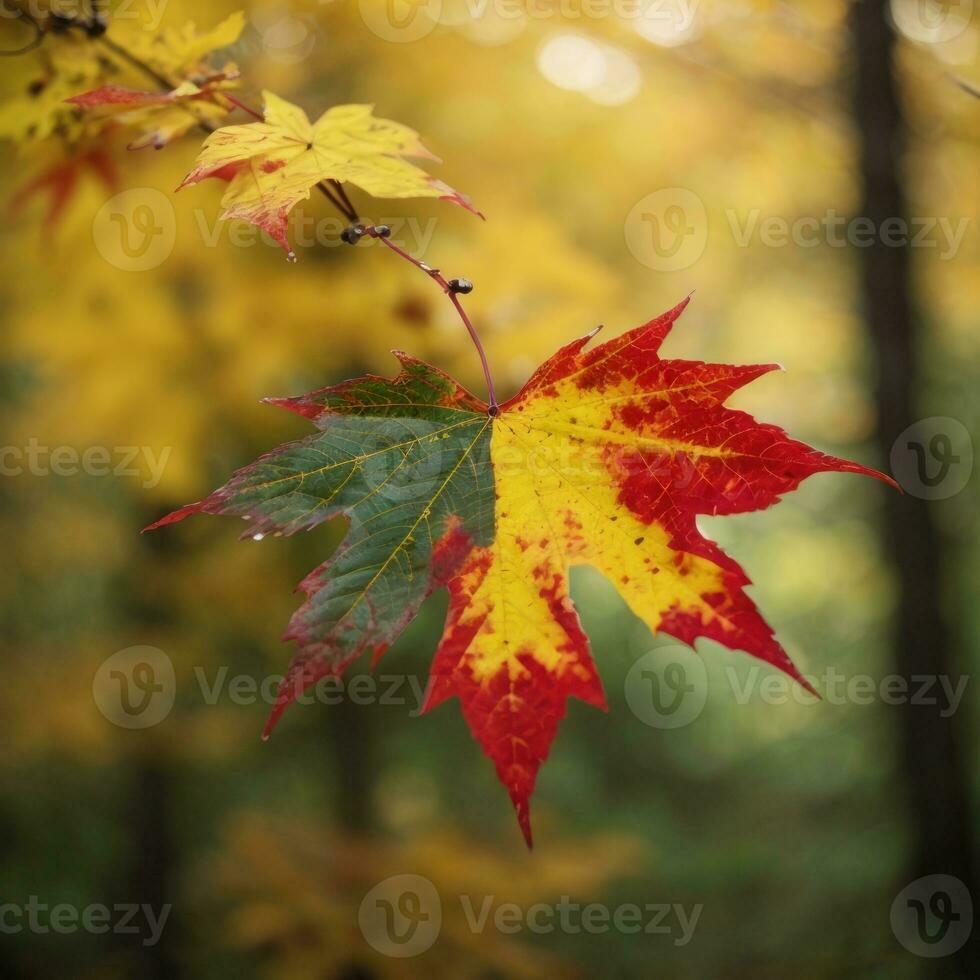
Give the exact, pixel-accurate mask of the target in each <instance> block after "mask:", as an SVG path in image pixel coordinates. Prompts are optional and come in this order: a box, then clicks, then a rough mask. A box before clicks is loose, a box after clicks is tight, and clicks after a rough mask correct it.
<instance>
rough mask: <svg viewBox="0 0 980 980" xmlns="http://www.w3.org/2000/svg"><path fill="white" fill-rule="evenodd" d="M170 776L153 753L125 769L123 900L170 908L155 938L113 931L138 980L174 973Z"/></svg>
mask: <svg viewBox="0 0 980 980" xmlns="http://www.w3.org/2000/svg"><path fill="white" fill-rule="evenodd" d="M174 795H175V787H174V778H173V773H172V770H171V767H170V766H169V764H168V763H167V762H166V761H165V760H162V759H160V758H159V757H158V756H155V755H154V756H152V757H147V758H140V757H137V758H136V759H135V760H134V764H133V767H132V774H131V788H130V798H129V808H130V812H129V824H130V827H131V836H130V840H129V844H130V846H131V847H133V848H134V851H135V853H133V854H132V856H131V860H130V862H129V871H128V879H129V880H128V888H127V889H126V893H125V894H126V896H127V897H126V898H125V899H120V900H121V901H125V902H136V903H139V904H141V905H142V904H146V905H149V906H150V907H151V908H152V909H153V910H154V913H155V914H156V915H157V916H160V915H162V914H163V909H164V908H165V907H166V906H167V905H169V906H171V908H170V913H169V915H168V917H167V920H166V922H165V924H164V927H163V930H162V932H161V935H160V940H159V942H157V943H156V944H155V945H152V946H143V945H142V940H143V938H145V937H143V936H139V937H134V936H119V937H117V938H118V940H119V945H120V953H121V954H122V958H123V959H124V960H125V961H127V962H129V963H131V964H134V965H135V964H138V966H139V976H140V977H141V978H142V980H173V978H174V977H177V976H179V975H180V972H179V970H178V965H177V961H176V956H175V950H176V947H177V945H178V943H177V927H178V925H179V908H180V901H179V896H178V895H176V894H175V891H176V888H177V880H176V875H175V874H174V869H175V867H176V865H177V847H176V843H175V841H174V840H173V837H172V831H171V828H172V827H173V823H174V820H173V812H172V811H173V798H174Z"/></svg>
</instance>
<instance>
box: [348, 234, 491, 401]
mask: <svg viewBox="0 0 980 980" xmlns="http://www.w3.org/2000/svg"><path fill="white" fill-rule="evenodd" d="M364 234H365V235H370V236H371V238H375V239H377V240H378V241H379V242H381V244H382V245H384V246H385V247H386V248H388V249H390V250H391V251H392V252H394V253H395V254H396V255H399V256H401V258H403V259H404V260H405V261H406V262H411V264H412V265H414V266H415V268H416V269H421V270H422V271H423V272H424V273H425V274H426V275H427V276H428V277H429V278H430V279H432V280H434V281H435V282H437V283H438V284H439V286H440V287H441V288H442V291H443V292H444V293H445V294H446V295H447V296H448V297H449V302H450V303H452V304H453V306H454V307H455V308H456V312H457V313H458V314H459V318H460V320H462V321H463V326H464V327H466V330H467V332H468V333H469V335H470V340H472V341H473V346H474V347H475V348H476V352H477V354H479V355H480V364H481V365H482V367H483V377H484V379H485V380H486V383H487V398H488V403H489V408H490V415H491V417H494V418H495V417H496V416H497V415H499V414H500V405H499V404H498V402H497V392H496V390H495V389H494V385H493V374H492V373H491V371H490V362H489V361H488V360H487V353H486V351H485V350H484V348H483V343H482V341H481V340H480V335H479V334H478V333H477V332H476V327H474V326H473V324H472V322H471V321H470V318H469V317H468V316H467V315H466V311H465V310H464V309H463V305H462V303H460V301H459V296H458V295H457V293H456V290H455V289H453V287H452V286H451V285H450V284H449V282H448V281H447V280H446V278H445V276H443V275H442V273H441V272H440V271H439V270H438V269H433V268H432V266H430V265H427V264H426V263H425V262H422V261H420V260H419V259H417V258H415V256H414V255H410V254H409V253H408V252H406V251H405V250H404V249H403V248H400V247H399V246H398V245H396V244H395V243H394V242H393V241H391V240H390V239H389V238H388V236H387V235H384V234H382V233H381V232H380V231H378V229H377V228H375V227H374V226H373V225H369V226H367V227H365V229H364Z"/></svg>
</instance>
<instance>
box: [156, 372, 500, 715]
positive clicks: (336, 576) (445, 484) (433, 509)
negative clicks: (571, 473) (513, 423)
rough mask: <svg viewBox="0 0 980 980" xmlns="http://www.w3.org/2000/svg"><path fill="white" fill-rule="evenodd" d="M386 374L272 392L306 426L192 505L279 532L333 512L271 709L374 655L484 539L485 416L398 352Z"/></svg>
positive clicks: (489, 476)
mask: <svg viewBox="0 0 980 980" xmlns="http://www.w3.org/2000/svg"><path fill="white" fill-rule="evenodd" d="M402 362H403V370H402V373H401V374H400V375H399V376H398V377H397V378H395V379H394V380H387V379H384V378H373V377H369V378H361V379H359V380H358V381H356V382H349V383H347V384H344V385H338V386H336V387H335V388H330V389H324V390H323V391H320V392H316V393H314V394H313V395H310V396H304V397H303V398H300V399H281V400H276V402H277V403H278V404H282V405H285V406H286V407H289V408H291V409H293V410H294V411H297V412H299V413H300V414H302V415H305V416H307V417H311V418H314V420H315V422H316V425H317V428H318V429H319V431H318V432H317V433H315V434H313V435H310V436H308V437H307V438H305V439H301V440H299V441H297V442H292V443H287V444H286V445H283V446H280V447H279V448H278V449H275V450H273V451H272V452H270V453H267V454H265V455H264V456H262V457H260V458H259V459H258V460H257V461H256V462H255V463H253V464H252V465H251V466H248V467H245V468H244V469H242V470H239V471H238V473H236V474H235V476H234V477H233V478H232V479H231V480H230V481H229V482H228V483H227V484H226V485H225V486H224V487H222V488H221V489H220V490H216V491H215V492H214V493H212V494H211V495H210V496H209V497H207V498H206V499H204V500H202V501H200V502H198V503H196V504H191V505H189V506H188V507H184V508H182V509H181V510H178V511H175V512H174V513H173V514H171V515H169V516H168V517H165V518H163V519H162V520H161V521H158V522H157V524H155V525H153V526H154V527H157V526H160V525H162V524H169V523H173V522H174V521H178V520H181V519H182V518H184V517H187V516H189V515H190V514H194V513H208V514H229V515H234V516H238V517H242V518H244V519H245V520H247V521H248V522H249V529H248V531H247V532H246V534H245V535H244V536H252V537H259V538H260V537H264V536H265V535H267V534H273V535H280V534H293V533H295V532H296V531H299V530H310V529H311V528H314V527H316V526H317V525H319V524H322V523H323V522H324V521H327V520H329V519H330V518H332V517H335V516H337V515H340V514H343V515H344V516H346V517H347V519H348V521H349V524H350V526H349V530H348V533H347V535H346V537H345V538H344V540H343V542H342V543H341V545H340V547H339V548H338V549H337V551H336V553H335V554H334V555H333V556H332V558H331V559H330V560H329V561H327V562H325V563H324V564H323V565H321V566H320V567H319V568H317V569H315V570H314V571H313V572H312V573H311V574H310V575H309V576H307V578H306V579H305V580H304V582H303V583H302V584H301V588H302V589H303V591H304V592H305V593H306V596H307V598H306V601H305V602H304V604H303V605H302V606H301V607H300V608H299V609H298V610H297V612H296V613H295V615H294V616H293V618H292V620H291V622H290V624H289V627H288V629H287V632H286V638H287V639H293V640H296V641H297V642H298V643H299V645H300V652H299V653H298V655H297V656H296V658H295V659H294V660H293V663H292V664H291V666H290V671H289V677H288V678H287V681H286V684H285V685H284V687H283V690H282V691H281V692H280V703H278V704H277V708H276V710H275V711H274V712H273V717H272V718H271V719H270V723H271V722H274V720H275V718H276V717H277V716H278V714H279V713H280V712H281V710H282V709H283V708H284V707H285V706H286V704H288V703H289V701H291V700H293V699H294V698H295V697H296V695H297V694H299V693H301V692H302V691H303V690H305V689H306V687H308V686H309V685H310V684H312V683H314V682H315V681H316V680H317V679H319V678H320V677H322V676H323V675H324V674H326V673H332V672H336V671H340V670H342V669H343V668H344V667H345V666H346V665H347V664H348V663H350V662H351V660H353V659H354V658H356V657H357V656H358V655H359V654H361V653H362V652H363V651H364V650H366V649H373V650H374V652H375V656H378V655H380V653H381V652H383V650H384V649H385V648H386V647H387V646H388V645H389V644H390V643H391V642H392V641H393V640H394V639H395V638H396V637H397V636H398V634H399V633H400V632H401V631H402V630H403V629H404V628H405V626H406V625H407V624H408V622H409V621H410V620H411V619H412V618H413V617H414V616H415V614H416V612H417V611H418V608H419V606H420V605H421V604H422V602H423V601H424V599H425V598H426V597H427V596H428V595H429V594H430V593H431V592H432V591H433V589H434V588H437V587H438V586H439V585H442V584H444V583H445V581H446V580H447V579H448V578H449V577H450V576H451V575H452V574H453V573H454V572H455V571H456V569H457V568H458V566H459V564H460V563H461V562H462V560H463V558H464V557H465V556H466V554H467V553H468V552H469V550H470V549H471V548H472V547H473V546H475V545H487V544H489V543H490V542H491V541H492V538H493V520H494V480H493V473H492V470H491V466H490V433H491V420H490V418H489V416H488V415H487V413H486V412H485V411H484V410H482V403H480V402H478V401H477V400H476V399H473V398H472V396H470V395H468V394H467V393H466V392H465V391H464V390H463V389H462V388H460V387H459V386H458V385H456V383H455V382H454V381H452V380H451V379H449V378H447V376H446V375H444V374H442V373H441V372H439V371H435V370H434V369H432V368H429V367H428V366H427V365H424V364H422V363H421V362H418V361H411V360H409V359H407V358H402Z"/></svg>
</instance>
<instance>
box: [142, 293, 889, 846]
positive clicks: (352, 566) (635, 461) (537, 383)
mask: <svg viewBox="0 0 980 980" xmlns="http://www.w3.org/2000/svg"><path fill="white" fill-rule="evenodd" d="M686 304H687V300H685V301H684V302H682V303H681V304H679V305H678V306H677V307H675V308H674V309H673V310H670V311H669V312H668V313H665V314H664V315H662V316H660V317H658V318H656V319H655V320H652V321H650V322H649V323H647V324H646V325H645V326H642V327H639V328H637V329H635V330H633V331H631V332H629V333H626V334H624V335H622V336H621V337H617V338H615V339H613V340H610V341H608V342H607V343H605V344H602V345H599V346H597V347H594V348H592V349H587V346H588V344H589V341H590V340H591V339H592V337H593V336H594V334H595V332H593V333H592V334H589V335H588V336H586V337H583V338H582V339H580V340H577V341H575V342H573V343H571V344H568V345H567V346H566V347H563V348H562V349H561V350H559V351H558V352H557V353H556V354H555V355H554V356H553V357H552V358H551V359H550V360H548V361H547V362H546V363H545V364H544V365H542V366H541V367H540V368H539V369H538V370H537V371H536V372H535V374H534V375H533V376H532V377H531V379H530V380H529V381H528V382H527V384H526V385H525V386H524V388H523V389H522V390H521V391H520V392H519V393H518V394H517V395H516V396H515V397H514V398H512V399H511V400H510V401H508V402H506V403H505V404H504V405H502V406H501V408H500V410H499V414H497V415H496V416H491V415H490V413H489V410H488V408H487V406H486V405H485V404H484V403H483V402H481V401H479V400H478V399H476V398H474V397H473V396H472V395H471V394H469V393H468V392H466V391H465V390H464V389H463V388H461V387H460V386H459V385H458V384H457V383H456V382H455V381H453V380H452V379H451V378H450V377H448V376H447V375H445V374H443V373H442V372H441V371H438V370H437V369H435V368H433V367H430V366H428V365H426V364H424V363H422V362H420V361H417V360H415V359H413V358H410V357H408V356H406V355H405V354H398V355H397V356H398V357H399V359H400V360H401V364H402V370H401V373H400V374H399V375H398V376H397V377H396V378H394V379H393V380H386V379H383V378H377V377H366V378H361V379H358V380H355V381H349V382H346V383H344V384H340V385H336V386H333V387H329V388H324V389H323V390H321V391H317V392H313V393H312V394H309V395H304V396H301V397H298V398H284V399H271V401H272V402H273V403H275V404H278V405H281V406H282V407H284V408H287V409H290V410H291V411H293V412H296V413H298V414H300V415H302V416H304V417H306V418H308V419H310V420H311V421H312V422H313V424H314V425H315V426H316V428H317V432H316V433H315V434H314V435H310V436H307V437H306V438H305V439H301V440H299V441H297V442H292V443H288V444H286V445H284V446H281V447H280V448H278V449H275V450H273V451H272V452H270V453H267V454H266V455H265V456H263V457H261V458H260V459H259V460H258V461H257V462H255V463H253V464H252V465H251V466H247V467H245V468H244V469H242V470H239V471H238V473H236V474H235V476H234V477H233V478H232V479H231V481H230V482H229V483H227V484H226V485H225V486H224V487H222V488H221V489H219V490H216V491H215V492H214V493H212V494H211V495H210V496H209V497H207V498H205V499H204V500H202V501H199V502H198V503H195V504H190V505H188V506H186V507H183V508H181V509H180V510H177V511H175V512H174V513H172V514H170V515H168V516H167V517H164V518H162V519H161V520H160V521H158V522H156V524H154V525H152V527H160V526H162V525H165V524H171V523H173V522H175V521H179V520H181V519H183V518H184V517H187V516H189V515H190V514H196V513H208V514H230V515H236V516H238V517H243V518H245V520H247V521H248V522H249V524H250V527H249V530H248V531H247V532H246V536H252V537H262V536H264V535H266V534H268V533H272V534H293V533H294V532H296V531H299V530H308V529H311V528H313V527H315V526H317V525H319V524H322V523H323V522H324V521H327V520H329V519H330V518H332V517H335V516H337V515H344V516H345V517H346V518H347V520H348V521H349V525H350V526H349V530H348V533H347V536H346V537H345V539H344V541H343V543H342V544H341V545H340V547H339V548H338V550H337V551H336V553H335V554H334V555H333V557H332V558H331V559H330V560H329V561H327V562H325V563H324V564H323V565H321V566H320V567H319V568H317V569H316V570H314V571H313V572H312V573H311V574H310V575H309V576H308V577H307V578H306V579H305V580H304V581H303V583H302V584H301V588H302V590H303V592H305V594H306V600H305V602H304V603H303V604H302V606H301V607H300V608H299V609H298V610H297V612H296V613H295V614H294V616H293V618H292V620H291V622H290V624H289V627H288V629H287V631H286V634H285V638H286V639H290V640H295V641H296V642H297V643H298V644H299V650H298V652H297V654H296V655H295V657H294V659H293V661H292V663H291V665H290V668H289V671H288V675H287V677H286V679H285V681H284V682H283V685H282V687H281V689H280V692H279V696H278V699H277V703H276V705H275V707H274V709H273V711H272V713H271V715H270V718H269V722H268V724H267V726H266V733H268V732H269V731H271V728H272V726H273V725H274V724H275V722H276V720H277V719H278V717H279V715H280V714H281V713H282V711H283V709H284V708H285V707H286V706H287V705H288V704H289V703H290V702H291V701H292V700H294V699H295V698H296V696H297V695H298V694H300V693H301V692H302V691H304V690H306V689H307V688H308V687H310V686H311V685H312V684H314V683H315V682H316V681H317V680H319V679H320V678H321V677H323V676H325V675H327V674H339V673H340V672H342V671H343V670H344V669H345V667H346V666H347V665H348V664H350V663H351V662H352V661H353V660H354V659H355V658H356V657H358V656H359V655H360V654H361V653H362V652H364V651H365V650H372V651H373V655H374V659H375V661H377V659H378V657H380V655H381V654H382V653H383V652H384V650H385V649H386V648H387V646H388V645H389V644H390V643H391V641H392V640H393V639H394V638H395V637H396V636H397V635H398V634H399V633H400V632H401V631H402V629H403V628H404V627H405V625H406V624H407V623H408V622H409V621H410V620H411V619H412V617H413V616H414V615H415V613H416V612H417V610H418V608H419V606H420V605H421V603H422V602H423V600H424V599H425V598H426V597H427V596H428V595H429V594H430V593H431V592H432V591H433V590H434V589H436V588H438V587H440V586H443V585H445V586H447V587H448V590H449V595H450V605H449V612H448V616H447V622H446V626H445V630H444V633H443V636H442V640H441V642H440V644H439V648H438V650H437V652H436V655H435V659H434V661H433V665H432V671H431V673H432V683H431V684H430V687H429V695H428V698H427V701H426V705H425V710H426V711H428V710H431V709H432V708H434V707H435V706H436V705H438V704H440V703H441V702H443V701H444V700H446V699H447V698H449V697H453V696H455V697H458V698H459V699H460V703H461V706H462V711H463V714H464V716H465V718H466V720H467V723H468V724H469V727H470V730H471V732H472V733H473V735H474V736H475V738H476V739H477V740H478V741H479V743H480V745H481V746H482V748H483V750H484V752H485V753H486V754H487V755H488V756H489V757H490V759H491V760H492V761H493V763H494V765H495V767H496V770H497V775H498V777H499V778H500V780H501V782H502V783H503V784H504V786H505V787H506V788H507V790H508V792H509V794H510V797H511V800H512V802H513V804H514V807H515V809H516V812H517V817H518V820H519V823H520V826H521V829H522V831H523V833H524V836H525V839H526V840H527V842H528V844H529V845H530V843H531V827H530V816H529V801H530V797H531V793H532V790H533V788H534V783H535V780H536V778H537V774H538V770H539V768H540V766H541V764H542V762H543V761H544V760H545V758H546V757H547V755H548V752H549V749H550V746H551V742H552V740H553V739H554V737H555V733H556V731H557V727H558V723H559V722H560V720H561V719H562V717H563V716H564V714H565V708H566V702H567V699H568V698H569V697H576V698H579V699H580V700H582V701H585V702H587V703H588V704H592V705H595V706H596V707H599V708H605V696H604V694H603V690H602V685H601V683H600V681H599V677H598V674H597V672H596V668H595V665H594V664H593V662H592V658H591V656H590V653H589V648H588V641H587V639H586V636H585V634H584V632H583V630H582V627H581V625H580V623H579V619H578V616H577V614H576V612H575V609H574V607H573V606H572V603H571V600H570V598H569V592H568V574H569V568H570V567H571V566H572V565H580V564H589V565H592V566H594V567H595V568H597V569H599V570H600V571H601V572H603V573H604V574H605V575H606V576H607V577H608V578H609V580H610V581H612V582H613V583H615V585H616V587H617V588H618V589H619V591H620V593H621V594H622V595H623V597H624V598H625V599H626V600H627V602H628V603H629V605H630V607H631V608H632V610H633V612H634V613H635V614H636V615H637V616H638V617H640V618H641V619H642V620H643V621H644V622H645V623H646V624H647V626H648V627H649V628H650V629H651V630H653V631H662V632H664V633H667V634H669V635H671V636H673V637H675V638H676V639H678V640H681V641H683V642H685V643H688V644H692V645H693V644H694V641H695V640H696V639H697V638H698V637H707V638H709V639H712V640H715V641H717V642H718V643H721V644H723V645H724V646H727V647H730V648H732V649H738V650H744V651H745V652H747V653H749V654H751V655H753V656H755V657H758V658H760V659H762V660H764V661H766V662H767V663H770V664H773V665H774V666H776V667H778V668H780V669H781V670H783V671H785V672H786V673H787V674H789V675H790V676H792V677H794V678H795V679H796V680H798V681H800V683H802V684H804V686H806V687H807V688H808V689H810V688H809V685H808V684H807V682H806V681H805V680H804V679H803V678H802V677H801V675H800V674H799V672H798V671H797V669H796V668H795V666H794V665H793V664H792V662H791V661H790V659H789V657H788V656H787V654H786V652H785V651H784V650H783V648H782V647H781V646H780V644H779V643H778V642H777V641H776V639H775V637H774V636H773V632H772V630H771V629H770V628H769V626H768V625H767V624H766V622H765V620H764V619H763V618H762V616H761V615H760V613H759V611H758V610H757V609H756V607H755V604H754V603H753V602H752V600H751V599H750V598H749V597H748V595H747V594H746V592H745V587H746V586H747V585H748V584H749V580H748V578H747V577H746V575H745V573H744V572H743V571H742V569H741V568H740V567H739V566H738V565H737V564H736V563H735V562H734V561H733V560H732V559H731V558H729V557H728V556H727V555H726V554H724V553H723V552H722V550H721V549H720V548H719V547H718V546H717V545H716V544H715V543H713V542H712V541H709V540H708V539H706V538H705V537H704V536H703V535H702V534H701V532H700V531H699V530H698V527H697V524H696V518H697V516H698V515H700V514H711V515H718V514H736V513H743V512H746V511H752V510H759V509H762V508H765V507H768V506H769V505H771V504H772V503H774V502H775V501H776V500H778V499H779V497H780V496H781V495H782V494H784V493H788V492H789V491H791V490H793V489H795V488H796V487H797V486H798V485H799V483H800V482H801V481H802V480H803V479H805V478H806V477H808V476H810V475H811V474H813V473H819V472H828V471H837V472H850V473H863V474H866V475H869V476H874V477H877V478H878V479H881V480H884V481H886V482H888V483H893V481H891V480H890V479H889V478H888V477H886V476H883V475H882V474H880V473H877V472H875V471H874V470H871V469H868V468H866V467H864V466H860V465H858V464H856V463H851V462H847V461H846V460H843V459H838V458H836V457H834V456H828V455H825V454H824V453H821V452H818V451H816V450H815V449H811V448H810V447H808V446H806V445H804V444H803V443H800V442H796V441H795V440H793V439H791V438H790V437H789V436H787V435H786V433H785V432H783V430H782V429H780V428H778V427H776V426H774V425H767V424H764V423H760V422H757V421H756V420H755V419H753V418H752V417H751V416H750V415H748V414H746V413H744V412H740V411H736V410H734V409H730V408H727V407H726V406H725V404H724V403H725V401H726V399H727V398H728V397H729V396H730V395H731V394H732V393H733V392H734V391H736V390H737V389H739V388H741V387H742V386H743V385H746V384H747V383H748V382H750V381H752V380H753V379H755V378H758V377H759V376H760V375H763V374H765V373H767V372H769V371H772V370H775V369H776V367H777V366H776V365H773V364H763V365H753V366H748V367H735V366H729V365H725V364H707V363H704V362H701V361H684V360H663V359H661V358H660V356H659V354H658V350H659V348H660V345H661V343H662V342H663V340H664V338H665V337H666V336H667V333H668V332H669V330H670V328H671V326H672V324H673V323H674V321H675V320H676V318H677V317H678V315H679V314H680V313H681V311H682V310H683V309H684V307H685V306H686ZM811 690H812V689H811Z"/></svg>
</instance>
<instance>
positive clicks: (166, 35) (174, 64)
mask: <svg viewBox="0 0 980 980" xmlns="http://www.w3.org/2000/svg"><path fill="white" fill-rule="evenodd" d="M244 27H245V14H244V13H243V12H242V11H240V10H239V11H236V12H235V13H233V14H231V15H230V16H228V17H226V18H225V19H224V20H223V21H222V22H221V23H220V24H218V25H217V26H216V27H213V28H212V29H211V30H209V31H205V32H204V33H203V34H201V33H198V30H197V27H196V26H195V25H194V24H193V23H188V24H185V25H184V26H183V27H181V28H179V29H178V28H167V29H166V30H163V31H160V32H159V33H158V34H152V35H151V34H146V33H142V34H140V35H138V36H135V37H134V38H133V39H132V41H131V42H130V43H129V45H128V50H129V52H130V54H132V55H134V56H135V57H136V58H138V59H139V60H140V61H142V62H144V63H145V64H147V65H149V66H150V67H151V68H152V69H153V70H154V71H156V72H158V73H159V74H161V75H164V76H166V77H167V78H169V79H171V80H174V81H175V84H176V80H177V79H180V80H183V79H184V78H185V77H191V78H193V76H194V75H195V74H196V73H198V72H199V71H200V69H201V64H202V62H203V61H204V59H205V58H207V56H208V55H209V54H211V52H212V51H217V50H218V49H219V48H226V47H228V46H229V45H231V44H234V43H235V42H236V41H237V40H238V38H239V36H240V35H241V33H242V30H243V29H244Z"/></svg>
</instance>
